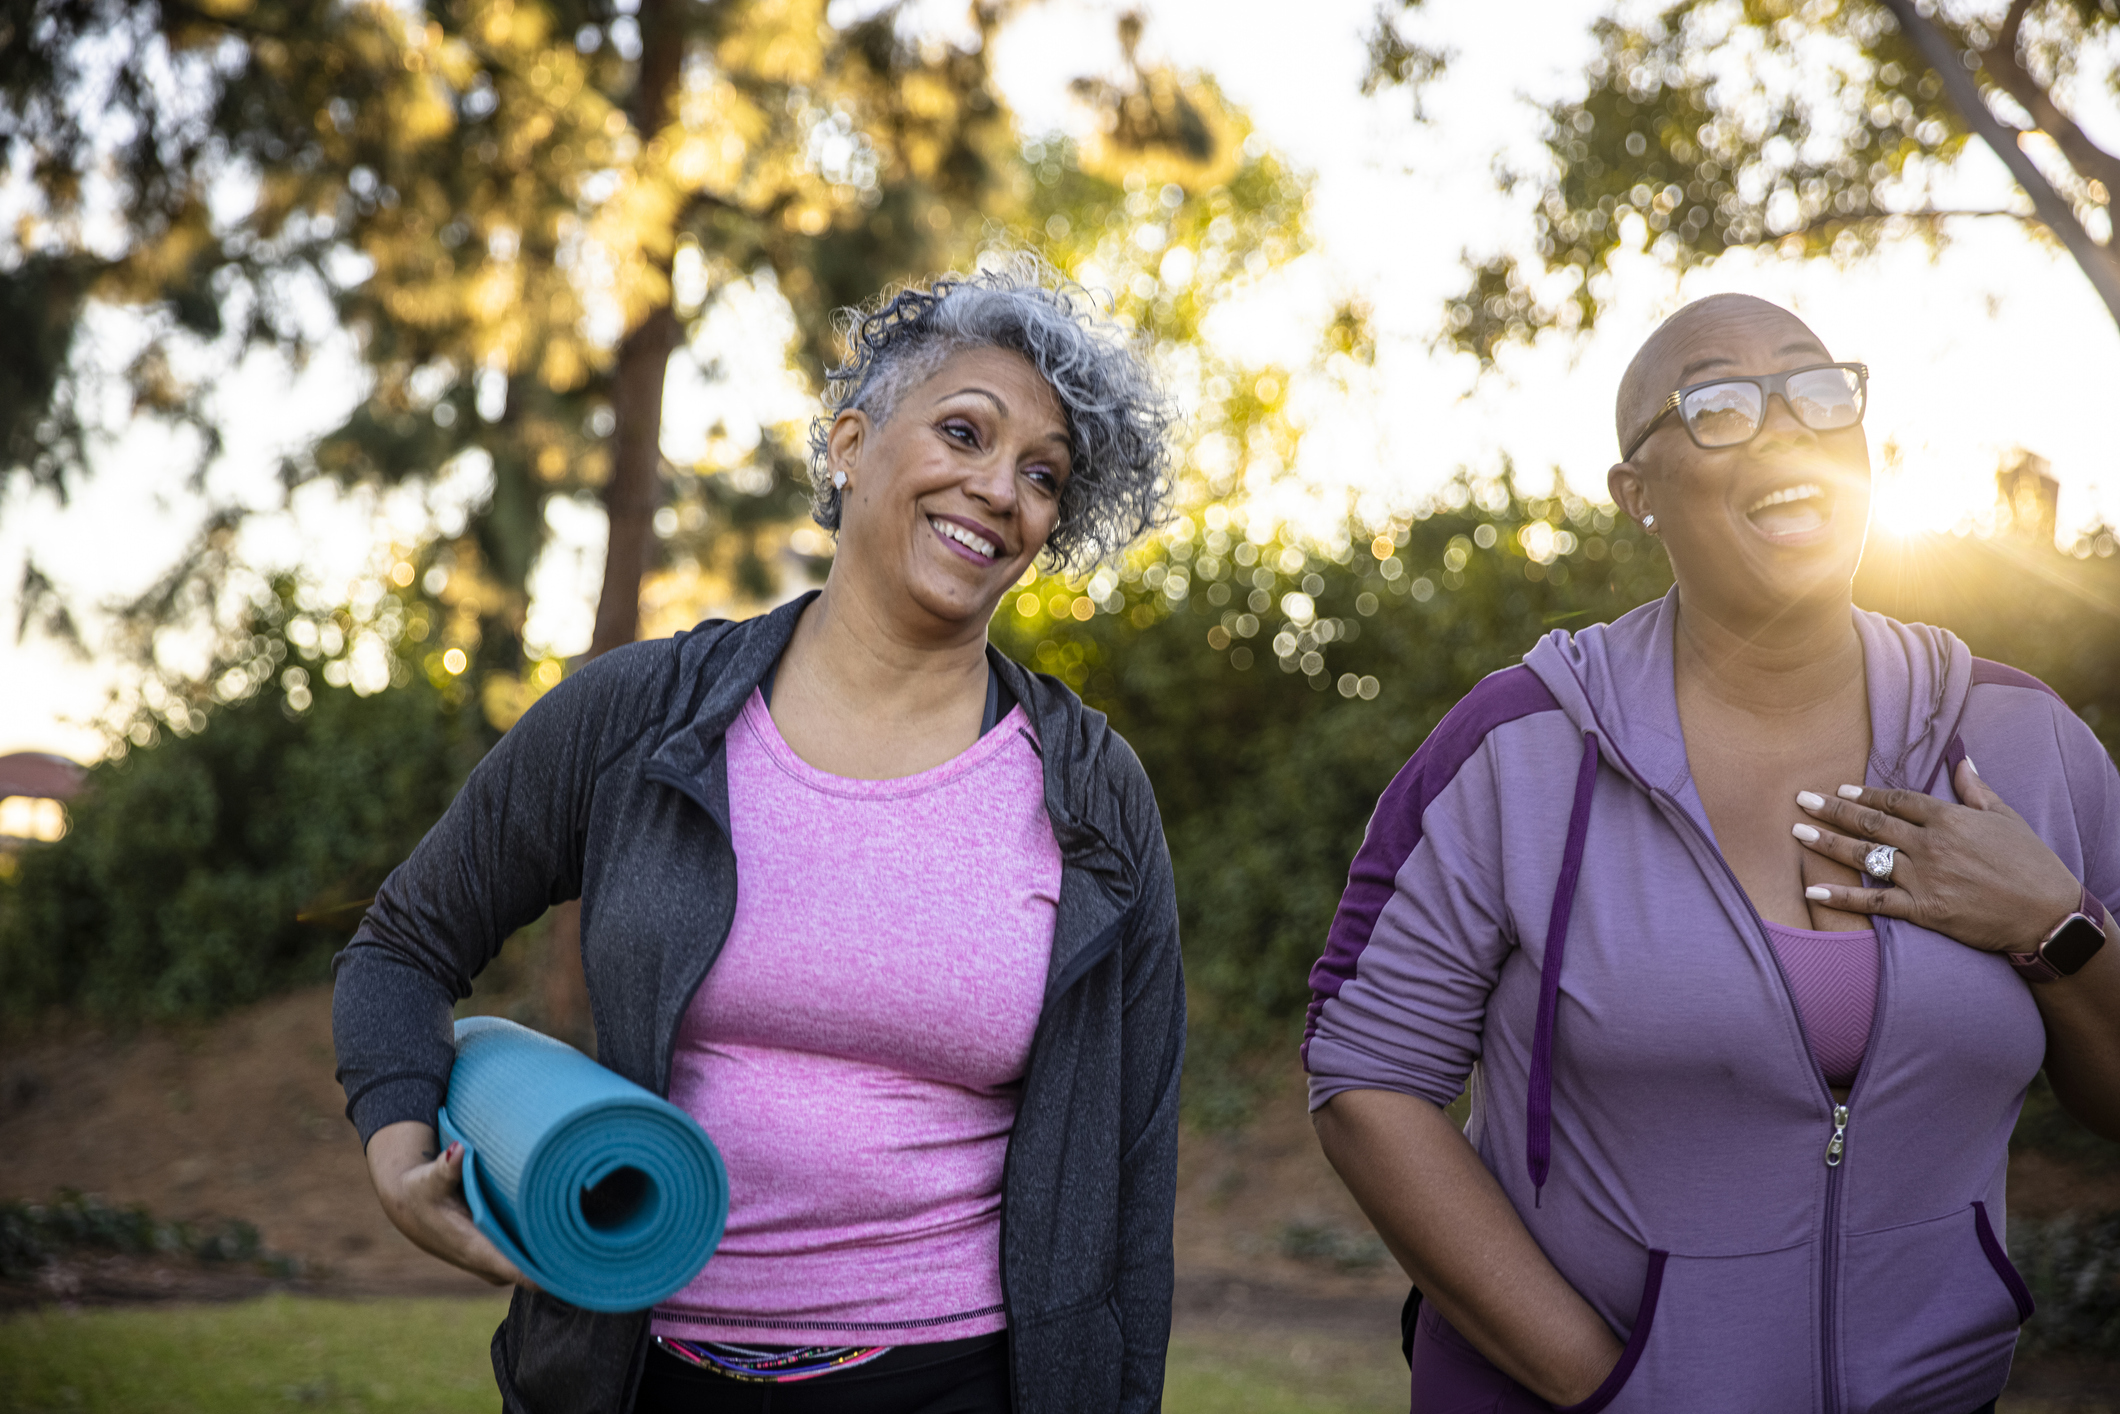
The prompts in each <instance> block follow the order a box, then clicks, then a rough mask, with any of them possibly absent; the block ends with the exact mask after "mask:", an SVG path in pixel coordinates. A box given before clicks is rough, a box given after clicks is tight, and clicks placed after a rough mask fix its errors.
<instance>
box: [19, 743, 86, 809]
mask: <svg viewBox="0 0 2120 1414" xmlns="http://www.w3.org/2000/svg"><path fill="white" fill-rule="evenodd" d="M87 774H88V771H87V769H86V768H85V767H82V766H77V765H75V764H74V763H73V762H71V761H69V760H67V759H66V758H65V757H64V756H52V755H48V754H46V753H45V752H42V751H18V752H16V753H14V754H13V755H11V756H0V798H4V797H6V796H10V795H34V796H43V797H45V798H47V799H50V800H71V799H72V798H73V797H74V796H75V795H77V794H79V793H80V790H81V782H82V780H83V778H84V777H86V776H87Z"/></svg>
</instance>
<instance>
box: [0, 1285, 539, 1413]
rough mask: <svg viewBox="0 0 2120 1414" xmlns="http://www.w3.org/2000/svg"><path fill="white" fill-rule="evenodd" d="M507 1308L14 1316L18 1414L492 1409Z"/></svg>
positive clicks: (10, 1375) (410, 1306)
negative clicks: (491, 1343)
mask: <svg viewBox="0 0 2120 1414" xmlns="http://www.w3.org/2000/svg"><path fill="white" fill-rule="evenodd" d="M506 1309H507V1303H506V1301H505V1300H469V1301H465V1300H455V1301H450V1300H439V1301H317V1300H305V1299H301V1298H297V1297H289V1296H268V1297H264V1298H261V1299H259V1300H256V1301H243V1302H235V1303H230V1304H228V1305H196V1306H190V1305H186V1306H135V1307H128V1308H123V1309H118V1310H100V1311H56V1310H43V1311H36V1312H32V1313H29V1314H26V1315H20V1316H14V1317H11V1318H9V1319H8V1320H6V1321H4V1322H0V1411H4V1414H74V1411H83V1412H84V1414H263V1411H266V1410H270V1411H273V1414H286V1411H289V1410H314V1411H318V1414H371V1411H372V1414H382V1412H383V1411H386V1410H388V1411H402V1412H403V1414H456V1411H460V1410H461V1411H463V1414H471V1411H474V1410H476V1411H478V1414H492V1410H493V1407H494V1405H495V1404H496V1403H498V1399H497V1397H496V1395H495V1393H494V1388H493V1367H492V1366H491V1365H490V1364H489V1363H488V1362H487V1358H486V1342H487V1341H488V1340H489V1339H491V1337H492V1335H493V1328H494V1327H495V1326H496V1325H498V1324H499V1323H500V1318H501V1316H502V1314H503V1313H504V1312H505V1311H506Z"/></svg>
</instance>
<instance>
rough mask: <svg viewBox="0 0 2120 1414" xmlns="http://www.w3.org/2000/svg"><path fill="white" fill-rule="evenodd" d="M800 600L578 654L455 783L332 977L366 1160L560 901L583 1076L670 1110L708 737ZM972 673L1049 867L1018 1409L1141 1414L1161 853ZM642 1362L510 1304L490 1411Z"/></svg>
mask: <svg viewBox="0 0 2120 1414" xmlns="http://www.w3.org/2000/svg"><path fill="white" fill-rule="evenodd" d="M808 602H809V596H805V597H804V598H803V599H799V600H797V601H795V602H793V603H791V604H788V605H785V606H783V607H782V608H780V609H778V610H775V611H774V612H773V613H771V614H768V615H765V616H763V617H761V618H756V619H751V620H748V621H745V622H742V623H726V622H719V621H717V622H710V623H706V624H702V625H700V626H699V627H698V628H696V629H694V630H692V631H691V632H690V633H683V634H679V635H677V636H676V637H675V638H671V639H663V640H657V641H654V642H648V643H638V644H633V645H631V646H629V647H626V648H622V649H619V650H618V651H616V652H613V653H610V654H607V655H605V656H604V657H602V658H599V659H598V660H596V661H595V662H594V663H591V664H590V665H589V666H587V667H586V668H584V669H582V671H580V672H579V673H576V674H575V675H573V676H572V677H570V678H568V679H567V680H566V681H565V682H564V683H562V684H561V685H560V686H559V687H557V688H555V689H553V691H552V692H551V693H550V694H548V695H547V696H546V697H545V698H544V699H543V700H542V701H540V702H539V703H538V704H537V705H536V706H535V707H533V708H531V710H530V711H529V712H528V713H526V714H525V715H524V716H523V718H522V720H521V721H519V722H518V723H517V724H516V725H515V727H514V728H513V729H511V730H510V731H509V732H508V734H507V735H506V736H505V737H503V738H502V739H501V742H500V744H499V745H498V746H496V747H495V748H494V749H493V750H492V752H490V753H489V754H488V755H487V757H486V759H485V760H484V761H482V762H481V763H480V764H479V766H478V769H477V770H475V771H473V772H472V775H471V778H470V780H469V781H468V782H467V783H466V784H465V786H464V789H463V791H462V792H461V793H460V794H459V795H458V796H457V798H456V801H455V803H454V804H452V805H451V806H450V808H449V811H448V813H447V814H446V815H444V816H443V817H442V819H441V821H440V822H439V823H438V824H436V825H435V827H434V829H433V830H431V831H430V832H429V833H428V835H427V837H426V838H425V839H424V840H422V841H421V842H420V845H419V847H418V848H417V849H416V850H414V851H413V854H412V857H411V858H410V859H408V860H406V861H405V863H404V864H402V865H401V866H399V867H398V869H397V870H396V871H394V872H393V873H392V874H391V876H390V878H389V879H388V880H386V881H385V882H384V885H383V888H382V890H381V892H380V893H379V894H378V895H377V897H376V901H375V904H374V905H373V907H371V908H370V910H369V912H368V916H367V918H366V920H365V921H363V923H362V925H361V928H360V931H359V932H358V933H356V934H355V935H354V939H353V941H352V942H351V943H349V944H348V945H347V947H346V949H345V951H344V952H342V953H340V954H339V957H338V959H337V962H336V974H337V978H338V986H337V991H336V994H335V996H334V999H333V1029H334V1033H335V1037H336V1040H337V1044H338V1056H339V1078H340V1080H341V1081H342V1082H343V1084H344V1085H345V1087H346V1096H347V1114H348V1115H349V1116H350V1117H351V1118H352V1120H353V1122H354V1124H355V1126H356V1127H357V1128H358V1129H359V1131H360V1134H361V1139H362V1142H363V1143H364V1144H365V1143H366V1142H367V1140H368V1137H369V1136H370V1135H372V1134H373V1133H374V1132H375V1131H376V1130H377V1129H379V1128H381V1127H382V1126H384V1125H386V1124H391V1123H394V1122H396V1121H399V1120H420V1121H424V1122H426V1123H430V1124H431V1123H433V1122H434V1117H435V1112H436V1110H437V1108H438V1107H439V1105H440V1103H441V1101H442V1099H443V1097H444V1095H445V1093H446V1090H447V1086H448V1077H449V1068H450V1064H451V1062H452V1060H453V1059H454V1055H455V1051H454V1047H453V1044H452V1040H451V1009H452V1004H453V1003H454V1002H456V1001H458V1000H461V999H462V998H463V997H465V996H466V995H468V994H469V992H470V990H471V979H472V978H473V977H474V976H476V975H477V973H478V972H479V970H480V969H481V968H482V967H484V966H485V964H486V963H487V962H488V961H489V960H490V959H491V958H492V957H493V956H494V954H495V953H496V952H497V951H498V950H499V949H500V946H501V944H502V943H503V942H504V941H505V940H506V939H507V938H508V936H509V935H510V934H511V933H513V932H514V931H515V930H516V929H518V928H520V927H522V926H523V925H524V924H526V923H528V922H530V921H531V920H532V919H534V918H536V917H537V916H538V915H539V914H540V913H542V912H543V911H544V910H545V909H546V908H548V907H550V906H551V905H553V904H556V903H559V902H562V901H564V900H567V899H571V898H577V897H578V898H580V899H581V901H582V965H583V967H584V969H585V971H586V973H587V976H588V983H589V999H590V1006H591V1010H592V1012H593V1015H594V1018H595V1023H596V1036H597V1055H598V1059H599V1060H601V1061H602V1062H603V1063H604V1064H605V1065H607V1066H609V1067H610V1068H611V1069H612V1070H614V1071H616V1072H618V1073H619V1074H620V1075H623V1076H625V1077H626V1078H627V1079H629V1080H632V1081H634V1082H636V1083H638V1084H640V1085H642V1086H645V1087H646V1088H647V1089H649V1090H651V1091H653V1092H655V1093H656V1094H658V1095H662V1094H666V1093H668V1089H669V1078H670V1056H671V1049H672V1047H673V1045H674V1043H675V1039H676V1035H677V1029H678V1023H679V1020H680V1019H681V1018H682V1017H683V1015H684V1013H685V1010H686V1008H687V1007H688V1006H689V1005H690V1003H691V1000H692V995H693V993H694V992H695V991H696V990H697V989H698V987H699V984H700V982H701V981H702V980H703V979H704V978H705V977H706V974H707V971H708V969H709V968H710V967H712V966H713V964H714V959H715V956H716V954H717V953H718V952H719V951H720V949H721V946H722V943H723V942H724V941H725V940H726V938H727V937H728V931H729V924H730V919H731V917H732V916H733V912H734V908H735V898H736V887H737V878H736V856H735V852H734V850H733V849H732V848H731V846H730V842H729V800H728V771H727V761H726V757H725V754H724V749H723V739H722V738H723V733H724V731H725V730H726V729H727V727H728V725H729V723H730V722H731V721H733V720H734V719H735V717H736V715H737V713H738V712H739V711H740V710H741V708H742V706H743V704H744V702H745V701H746V700H748V699H749V697H750V694H751V692H752V689H753V688H755V687H756V686H757V685H758V683H759V682H760V680H761V679H762V678H764V676H765V675H766V673H767V672H768V671H769V670H770V669H771V667H772V665H773V664H774V663H776V662H777V661H778V660H779V658H780V654H781V650H782V649H783V648H785V647H786V646H787V642H788V639H789V637H790V635H791V634H792V633H793V632H794V628H795V621H796V619H797V618H798V617H799V616H800V614H801V612H802V609H803V607H804V606H805V605H806V604H807V603H808ZM987 660H988V663H989V665H990V666H991V668H992V670H993V671H995V672H997V673H999V674H1001V679H1002V682H1003V683H1004V684H1005V685H1006V686H1007V688H1008V689H1009V691H1010V692H1011V693H1013V694H1014V695H1015V698H1016V700H1017V701H1018V702H1020V703H1021V704H1022V705H1023V707H1024V710H1025V711H1026V712H1027V713H1028V714H1029V715H1030V718H1031V720H1032V722H1033V723H1034V724H1035V726H1036V728H1037V733H1038V741H1039V744H1040V748H1041V755H1042V756H1043V759H1044V762H1045V797H1046V809H1047V811H1048V813H1049V814H1050V816H1051V819H1052V825H1053V834H1054V837H1055V839H1056V840H1057V841H1058V843H1059V845H1060V851H1061V857H1062V873H1061V883H1060V903H1059V908H1058V910H1057V913H1056V915H1055V919H1054V927H1053V954H1052V961H1051V964H1050V969H1049V972H1048V980H1047V985H1046V993H1045V1002H1044V1007H1043V1010H1042V1012H1041V1013H1040V1016H1039V1020H1038V1027H1037V1031H1036V1034H1035V1036H1034V1038H1033V1040H1032V1043H1031V1056H1030V1063H1029V1067H1028V1069H1027V1071H1026V1073H1025V1075H1024V1078H1023V1093H1022V1100H1021V1104H1020V1107H1019V1109H1018V1111H1017V1116H1016V1124H1015V1128H1014V1130H1013V1131H1012V1133H1011V1134H1010V1137H1009V1145H1008V1157H1007V1160H1006V1164H1005V1167H1004V1170H1003V1179H1002V1200H1001V1284H1002V1298H1003V1301H1004V1302H1005V1303H1006V1307H1007V1312H1008V1325H1009V1359H1010V1367H1011V1371H1012V1383H1013V1386H1014V1398H1015V1407H1016V1409H1017V1410H1018V1411H1019V1414H1045V1412H1046V1411H1051V1414H1077V1411H1101V1410H1112V1411H1129V1414H1133V1412H1134V1411H1138V1412H1139V1414H1149V1411H1153V1410H1154V1409H1156V1408H1157V1407H1158V1405H1159V1404H1160V1402H1161V1398H1162V1386H1163V1359H1164V1350H1165V1346H1166V1344H1167V1342H1168V1339H1169V1332H1170V1300H1171V1212H1172V1204H1173V1195H1174V1190H1175V1183H1176V1166H1177V1137H1178V1070H1179V1064H1180V1061H1181V1059H1182V1055H1183V1050H1184V1035H1185V991H1184V982H1183V978H1182V976H1181V974H1180V969H1179V961H1178V923H1177V906H1176V900H1175V897H1174V895H1173V892H1172V885H1171V871H1170V857H1169V854H1168V851H1167V850H1166V849H1165V847H1164V842H1163V831H1162V825H1161V822H1160V820H1159V818H1158V816H1157V812H1156V804H1155V797H1154V795H1153V794H1152V793H1151V791H1150V789H1149V785H1148V779H1147V777H1146V776H1145V775H1144V774H1143V772H1142V770H1141V764H1140V762H1139V760H1138V759H1137V758H1136V757H1135V756H1134V754H1133V752H1132V750H1130V749H1129V748H1128V747H1127V745H1126V743H1125V742H1124V741H1123V740H1121V739H1120V737H1119V736H1118V734H1117V733H1116V732H1113V731H1112V730H1111V729H1110V727H1108V726H1107V725H1106V723H1105V720H1104V717H1103V715H1102V714H1101V713H1098V712H1095V711H1092V710H1091V709H1089V708H1087V707H1085V706H1083V705H1082V703H1081V701H1080V700H1079V699H1078V698H1076V697H1075V695H1074V694H1073V693H1072V692H1070V691H1068V690H1067V688H1066V687H1064V686H1063V685H1061V684H1060V683H1058V682H1056V681H1054V680H1053V679H1052V678H1049V677H1046V676H1043V675H1042V674H1034V673H1029V672H1026V671H1025V670H1024V669H1022V668H1020V667H1018V666H1017V665H1016V664H1015V663H1013V662H1011V661H1010V660H1009V659H1008V658H1006V657H1004V656H1003V655H1002V654H1000V653H998V652H996V651H994V650H993V649H991V648H990V649H989V650H988V651H987ZM829 868H830V865H829V861H820V862H819V869H820V871H822V872H823V873H828V872H829ZM825 883H826V881H825V879H824V878H823V877H821V878H820V886H821V887H822V886H825ZM965 945H966V946H977V945H978V938H977V935H976V933H972V934H970V935H968V936H967V938H966V940H965ZM647 1343H648V1313H647V1312H644V1311H643V1312H637V1313H631V1314H623V1315H601V1314H597V1313H594V1312H589V1311H583V1310H580V1309H577V1308H575V1307H572V1306H569V1305H567V1304H566V1303H564V1302H562V1301H559V1300H557V1299H556V1298H554V1297H551V1296H549V1295H545V1294H542V1293H530V1292H525V1291H521V1290H518V1291H517V1292H516V1295H515V1300H514V1304H513V1305H512V1306H511V1307H510V1309H509V1312H508V1319H507V1321H506V1322H505V1323H504V1324H503V1325H502V1326H501V1328H500V1330H499V1331H498V1332H497V1333H496V1334H495V1336H494V1340H493V1365H494V1373H495V1375H496V1377H497V1378H498V1380H499V1383H500V1389H501V1397H502V1403H503V1406H504V1408H506V1409H507V1410H509V1411H510V1412H511V1414H518V1412H520V1414H561V1411H565V1414H588V1411H597V1412H598V1414H604V1411H609V1414H624V1411H626V1410H628V1409H630V1408H631V1406H632V1403H633V1398H634V1391H635V1390H636V1389H637V1387H638V1384H639V1379H640V1371H641V1367H642V1362H643V1361H644V1359H645V1357H646V1351H647Z"/></svg>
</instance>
